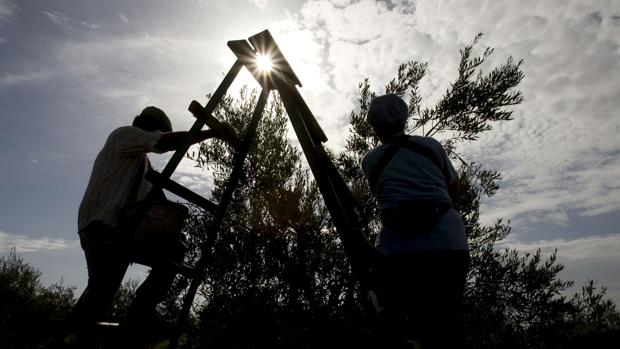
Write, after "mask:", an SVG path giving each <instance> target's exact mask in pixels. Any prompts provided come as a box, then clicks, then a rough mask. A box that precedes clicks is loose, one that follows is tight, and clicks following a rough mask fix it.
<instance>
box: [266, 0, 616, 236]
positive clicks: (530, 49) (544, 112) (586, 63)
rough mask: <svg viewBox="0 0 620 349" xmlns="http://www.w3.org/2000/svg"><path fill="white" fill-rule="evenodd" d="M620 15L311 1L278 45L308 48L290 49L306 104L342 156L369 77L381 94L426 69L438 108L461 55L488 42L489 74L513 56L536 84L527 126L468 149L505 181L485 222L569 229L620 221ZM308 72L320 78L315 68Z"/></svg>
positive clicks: (471, 3)
mask: <svg viewBox="0 0 620 349" xmlns="http://www.w3.org/2000/svg"><path fill="white" fill-rule="evenodd" d="M619 4H620V3H619V2H617V1H609V0H608V1H598V2H583V1H579V0H572V1H560V0H552V1H545V2H540V1H534V0H524V1H520V2H507V1H493V0H468V1H458V2H455V1H435V0H433V1H430V0H427V1H417V2H413V1H397V2H391V3H385V2H375V1H371V0H361V1H308V2H307V3H306V4H304V6H303V7H302V9H301V10H300V12H299V14H294V15H291V16H290V17H289V18H287V19H286V20H285V21H282V22H280V23H278V25H276V28H279V30H276V31H274V32H276V33H277V34H278V35H276V34H274V35H275V37H276V40H277V41H278V43H280V42H281V41H285V39H284V40H283V39H282V38H287V37H288V35H290V36H291V37H294V36H297V40H294V41H293V42H294V44H293V45H290V46H289V47H286V46H287V45H285V44H284V43H282V44H280V46H281V47H282V49H283V51H284V54H285V55H286V56H287V58H288V59H289V61H291V64H292V66H293V69H295V70H296V71H298V70H301V72H300V73H298V75H300V79H301V81H302V83H304V88H302V89H301V93H302V95H303V96H304V97H305V98H307V100H308V104H309V105H310V107H311V109H312V110H313V111H314V112H315V114H317V116H318V118H319V121H320V123H321V125H323V127H324V128H325V129H326V132H327V133H328V136H329V137H330V143H329V145H330V146H332V147H334V148H336V149H338V148H341V147H342V145H343V144H344V143H343V141H344V137H343V136H342V135H343V134H344V130H345V127H346V123H347V120H346V112H347V111H349V110H351V109H352V108H353V107H354V106H355V88H356V86H357V83H358V82H359V81H361V80H362V79H363V78H365V77H370V79H371V84H373V86H374V89H375V90H376V91H377V92H381V89H382V87H383V85H384V84H385V83H386V82H387V81H388V79H390V78H391V77H392V76H393V75H394V73H395V71H396V68H397V65H398V64H399V63H403V62H404V61H407V60H412V59H413V60H420V61H425V62H428V63H429V71H428V74H427V77H426V78H425V79H424V80H423V81H422V94H423V96H424V98H425V103H426V104H427V105H432V104H433V103H434V102H435V101H436V100H437V98H439V97H440V96H441V95H442V94H443V93H444V91H445V90H446V88H447V87H448V86H449V83H450V82H451V81H452V80H453V79H454V78H455V77H456V69H457V64H458V58H459V57H458V49H460V48H462V47H463V46H464V45H465V44H466V43H469V42H470V41H471V40H472V39H473V37H474V36H475V34H476V33H478V32H484V33H485V36H484V37H483V39H482V41H481V42H480V44H479V49H483V48H484V47H485V46H486V45H489V46H493V47H495V48H496V51H495V54H494V56H493V57H492V59H491V61H490V64H488V65H487V67H489V66H491V65H497V64H501V63H503V62H504V61H505V60H506V58H507V57H508V56H510V55H512V56H513V57H515V58H516V59H520V58H524V59H525V64H524V66H523V71H524V72H525V74H526V77H525V79H524V81H523V83H522V84H521V86H520V89H521V90H522V91H523V93H524V95H525V97H526V101H525V102H524V103H523V104H522V105H521V106H519V107H517V108H515V110H516V111H515V118H516V120H514V121H511V122H507V123H504V124H502V125H499V126H498V127H497V129H496V130H494V131H492V132H491V133H489V134H487V135H484V136H483V137H482V138H481V140H480V141H478V142H476V143H473V144H471V145H464V146H463V149H464V151H465V152H466V153H467V154H468V155H469V156H470V157H471V158H473V159H475V160H477V161H478V162H480V163H483V164H488V165H489V166H491V167H494V168H497V169H498V170H500V171H501V172H502V173H503V175H504V181H503V184H504V186H503V188H502V190H500V192H499V194H498V195H497V197H495V198H494V199H492V200H490V201H488V202H486V206H485V212H486V214H487V216H494V217H497V216H502V217H506V218H513V221H515V220H523V219H524V217H526V216H527V215H526V214H536V215H543V218H544V219H548V220H549V221H550V222H552V223H557V224H565V223H566V214H567V211H568V210H576V211H577V212H578V214H579V215H596V214H601V213H606V212H614V211H617V210H620V193H619V191H618V188H620V160H619V158H618V153H620V139H619V138H618V137H617V134H618V131H619V130H620V119H618V117H617V115H618V113H617V110H618V109H619V107H620V102H619V100H618V98H617V97H618V96H620V80H618V79H616V78H615V76H620V21H619V20H618V18H620V17H619V16H620V5H619ZM278 26H280V27H278ZM300 62H301V63H300ZM306 62H307V64H308V65H311V66H312V68H308V69H306V68H304V64H305V63H306ZM299 67H301V69H300V68H299ZM306 71H307V72H311V73H309V74H304V73H305V72H306ZM302 75H303V76H302ZM306 84H308V85H309V86H306ZM327 106H328V107H327ZM530 216H534V215H530ZM536 219H539V217H537V218H536Z"/></svg>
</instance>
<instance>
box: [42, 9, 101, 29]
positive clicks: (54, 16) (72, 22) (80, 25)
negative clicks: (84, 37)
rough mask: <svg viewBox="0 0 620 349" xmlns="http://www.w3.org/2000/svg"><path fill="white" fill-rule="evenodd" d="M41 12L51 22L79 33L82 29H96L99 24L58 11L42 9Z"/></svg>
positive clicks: (98, 27)
mask: <svg viewBox="0 0 620 349" xmlns="http://www.w3.org/2000/svg"><path fill="white" fill-rule="evenodd" d="M43 14H44V15H45V16H46V17H47V18H48V19H49V20H50V21H52V22H54V23H56V24H58V25H59V26H61V27H62V28H64V29H66V30H68V31H69V32H72V33H79V32H81V31H82V30H84V29H89V30H96V29H100V28H101V26H99V25H98V24H93V23H89V22H86V21H83V20H79V19H76V18H72V17H70V16H69V15H67V14H66V13H63V12H60V11H43Z"/></svg>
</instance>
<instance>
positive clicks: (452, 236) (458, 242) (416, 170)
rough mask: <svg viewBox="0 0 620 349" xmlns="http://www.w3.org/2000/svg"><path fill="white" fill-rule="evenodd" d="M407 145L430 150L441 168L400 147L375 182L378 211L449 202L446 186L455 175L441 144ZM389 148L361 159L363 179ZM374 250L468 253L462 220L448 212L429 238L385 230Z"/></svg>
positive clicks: (417, 138)
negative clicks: (402, 203) (405, 203)
mask: <svg viewBox="0 0 620 349" xmlns="http://www.w3.org/2000/svg"><path fill="white" fill-rule="evenodd" d="M407 141H408V142H413V143H417V144H420V145H422V146H425V147H427V148H429V149H431V150H432V151H433V152H434V153H435V155H436V156H437V159H439V164H440V165H441V166H442V167H441V168H440V167H438V166H437V165H436V164H435V163H434V162H433V161H432V160H430V159H429V158H427V157H426V156H424V155H422V154H419V153H417V152H413V151H411V150H408V149H405V148H402V147H401V148H400V149H398V151H397V152H396V154H395V155H394V156H393V157H392V159H391V160H390V161H389V162H388V163H387V165H386V166H385V168H384V170H383V172H382V173H381V175H380V176H379V177H378V180H377V182H376V188H375V197H376V199H377V202H378V203H379V206H380V209H382V210H385V209H389V208H391V207H394V206H395V205H396V204H397V203H398V202H400V201H406V200H429V201H438V202H450V194H449V190H448V186H449V185H450V184H451V183H453V182H454V181H455V180H457V178H458V174H457V172H456V170H455V169H454V167H453V166H452V163H451V162H450V159H449V158H448V156H447V154H446V152H445V150H444V149H443V146H442V145H441V143H439V142H438V141H437V140H435V139H433V138H431V137H421V136H410V137H409V138H408V140H407ZM388 147H389V144H382V145H380V146H378V147H377V148H375V149H373V150H371V151H370V152H368V154H366V156H365V157H364V158H363V159H362V170H363V172H364V174H365V176H366V178H368V177H369V176H370V174H371V173H372V171H373V169H374V168H375V166H376V165H377V163H378V162H379V159H380V158H381V157H382V156H383V154H384V153H385V151H386V150H387V148H388ZM444 173H446V174H447V177H448V178H446V176H444ZM412 229H415V222H412ZM377 247H378V248H379V251H380V252H382V253H384V254H397V253H406V252H411V251H419V250H437V249H456V250H461V249H467V241H466V238H465V232H464V228H463V222H462V220H461V217H460V215H459V214H458V212H456V211H455V210H453V209H451V210H449V211H448V212H447V213H446V214H445V215H444V216H443V217H442V218H441V219H440V221H439V222H438V223H437V225H436V226H435V228H434V229H433V231H432V232H430V233H428V234H415V233H413V232H412V234H399V233H395V232H392V231H390V230H389V229H388V228H385V227H384V228H383V229H382V231H381V232H380V233H379V236H378V239H377Z"/></svg>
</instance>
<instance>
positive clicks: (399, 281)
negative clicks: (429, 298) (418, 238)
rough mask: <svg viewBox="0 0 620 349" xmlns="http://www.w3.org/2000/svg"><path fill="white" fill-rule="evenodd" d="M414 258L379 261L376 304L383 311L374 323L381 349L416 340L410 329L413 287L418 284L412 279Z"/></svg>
mask: <svg viewBox="0 0 620 349" xmlns="http://www.w3.org/2000/svg"><path fill="white" fill-rule="evenodd" d="M416 259H417V257H416V255H415V254H402V255H392V256H384V257H382V261H381V263H380V269H379V270H380V280H381V287H380V296H379V303H380V305H381V306H382V307H383V308H384V310H383V311H382V312H381V314H380V318H379V319H378V327H377V330H378V331H379V333H378V336H379V338H380V339H381V342H382V343H381V344H382V346H383V347H385V348H400V347H405V345H406V343H407V342H408V341H411V340H414V339H415V338H416V331H417V328H416V327H415V326H413V325H412V319H411V314H412V313H413V312H414V311H412V309H413V308H415V304H417V303H416V302H414V299H416V298H417V297H418V295H417V294H418V289H417V288H416V286H417V285H418V284H419V282H420V280H419V278H418V277H416V276H412V275H413V270H412V267H411V266H412V265H416V264H417V262H416V261H415V260H416Z"/></svg>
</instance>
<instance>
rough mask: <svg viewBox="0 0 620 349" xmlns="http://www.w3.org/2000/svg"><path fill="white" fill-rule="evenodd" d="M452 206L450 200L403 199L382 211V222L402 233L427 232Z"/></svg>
mask: <svg viewBox="0 0 620 349" xmlns="http://www.w3.org/2000/svg"><path fill="white" fill-rule="evenodd" d="M451 208H452V205H451V204H450V203H449V202H440V201H430V200H407V201H401V202H399V203H398V204H396V206H394V207H392V208H390V209H386V210H383V211H381V223H383V226H385V227H387V228H388V229H390V230H392V231H394V232H397V233H400V234H415V235H421V234H427V233H430V232H431V230H433V228H434V227H435V226H436V225H437V223H438V222H439V219H441V217H442V216H443V215H444V214H446V212H447V211H448V210H449V209H451Z"/></svg>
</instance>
